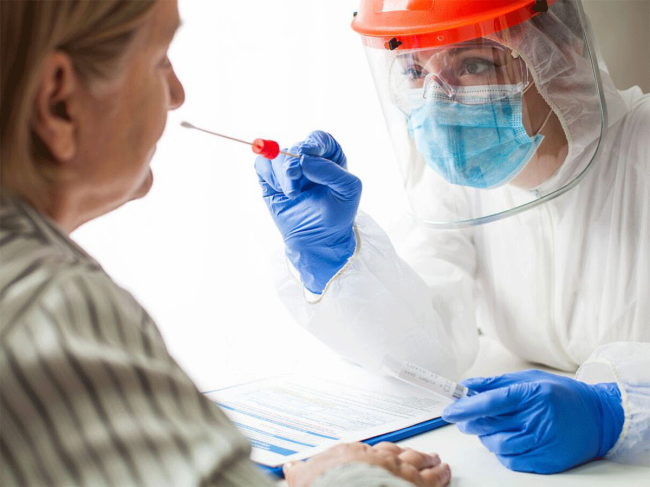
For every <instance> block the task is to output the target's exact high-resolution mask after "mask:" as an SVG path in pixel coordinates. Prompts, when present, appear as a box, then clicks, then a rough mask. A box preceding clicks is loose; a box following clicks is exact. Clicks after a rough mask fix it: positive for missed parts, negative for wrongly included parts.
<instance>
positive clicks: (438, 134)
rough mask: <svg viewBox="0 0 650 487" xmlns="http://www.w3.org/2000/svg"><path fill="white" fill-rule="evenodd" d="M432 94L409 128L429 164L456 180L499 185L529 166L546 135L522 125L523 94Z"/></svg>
mask: <svg viewBox="0 0 650 487" xmlns="http://www.w3.org/2000/svg"><path fill="white" fill-rule="evenodd" d="M468 101H469V102H471V101H472V100H468V99H467V98H466V99H465V104H461V103H458V102H456V101H453V100H451V99H450V98H447V97H445V96H436V97H434V98H433V99H430V100H427V101H426V103H425V104H424V105H422V106H420V107H419V108H416V109H414V110H413V112H412V113H411V115H410V116H409V120H408V126H409V131H410V133H411V134H412V136H413V138H414V139H415V145H416V147H417V150H418V151H419V152H420V153H421V154H422V155H423V156H424V158H425V159H426V162H427V164H428V165H429V166H430V167H431V168H432V169H433V170H434V171H436V172H437V173H438V174H439V175H440V176H442V177H443V178H444V179H445V180H446V181H448V182H450V183H452V184H459V185H462V186H471V187H473V188H495V187H497V186H501V185H503V184H506V183H507V182H509V181H511V180H512V179H513V178H514V177H515V176H516V175H517V174H519V172H520V171H521V170H522V169H523V168H524V166H526V164H527V163H528V161H530V159H531V157H532V156H533V154H534V153H535V151H536V150H537V148H538V147H539V144H541V142H542V140H543V139H544V136H542V135H539V134H538V135H535V136H533V137H532V138H531V137H529V136H528V134H527V133H526V129H525V127H524V125H523V121H522V118H523V115H522V113H523V112H522V94H521V93H518V94H508V95H505V96H504V97H503V98H501V99H499V100H494V101H490V102H489V103H476V104H471V103H470V104H468V103H467V102H468Z"/></svg>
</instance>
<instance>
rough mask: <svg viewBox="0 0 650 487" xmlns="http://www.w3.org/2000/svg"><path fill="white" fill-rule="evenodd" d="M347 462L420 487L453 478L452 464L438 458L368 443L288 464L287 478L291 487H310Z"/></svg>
mask: <svg viewBox="0 0 650 487" xmlns="http://www.w3.org/2000/svg"><path fill="white" fill-rule="evenodd" d="M348 463H367V464H369V465H375V466H377V467H381V468H384V469H385V470H387V471H389V472H390V473H392V474H393V475H394V476H396V477H399V478H401V479H404V480H406V481H408V482H411V483H412V484H414V485H416V486H418V487H442V486H444V485H447V484H448V483H449V479H450V478H451V470H450V469H449V465H446V464H442V463H440V457H438V455H436V454H426V453H420V452H418V451H415V450H411V449H409V448H400V447H399V446H397V445H395V444H394V443H386V442H384V443H378V444H377V445H375V446H369V445H366V444H365V443H348V444H343V445H337V446H335V447H333V448H330V449H329V450H327V451H325V452H323V453H321V454H320V455H317V456H315V457H313V458H311V459H309V460H308V461H306V462H297V463H290V464H287V465H285V466H284V475H285V477H286V479H287V484H288V485H289V487H309V486H311V485H312V484H313V482H314V481H315V480H316V479H317V478H318V477H320V476H321V475H322V474H324V473H325V472H326V471H328V470H330V469H331V468H334V467H338V466H340V465H345V464H348Z"/></svg>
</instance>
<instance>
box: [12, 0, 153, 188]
mask: <svg viewBox="0 0 650 487" xmlns="http://www.w3.org/2000/svg"><path fill="white" fill-rule="evenodd" d="M155 1H156V0H49V1H39V0H19V1H16V0H13V1H5V0H0V186H2V188H3V190H9V191H11V192H13V191H14V190H16V191H20V188H24V187H32V188H33V186H34V184H35V181H34V178H37V177H38V170H37V164H38V163H39V161H38V159H40V158H41V157H42V153H43V150H42V149H41V148H40V146H39V144H40V141H39V139H38V137H37V136H36V135H35V134H34V132H33V130H32V128H31V126H30V118H31V115H32V107H33V100H34V97H35V92H36V90H37V88H38V84H39V81H40V80H39V76H40V72H41V70H42V66H43V62H44V60H45V59H46V56H47V55H48V54H49V53H50V52H52V51H53V50H58V51H62V52H65V53H67V54H68V55H69V56H70V58H71V60H72V63H73V66H74V68H75V71H76V72H77V74H78V75H79V76H80V77H81V78H82V79H83V80H84V81H87V82H90V81H93V80H96V79H110V77H111V75H112V73H114V72H115V71H116V70H118V68H119V65H120V61H121V58H122V54H123V53H124V52H125V51H126V49H127V47H128V45H129V43H130V41H131V39H132V38H133V37H134V35H135V33H136V32H137V30H138V28H139V27H140V26H141V25H142V24H143V23H144V21H145V19H146V17H147V14H148V13H149V12H150V11H151V9H152V7H153V5H154V4H155ZM3 192H4V191H3Z"/></svg>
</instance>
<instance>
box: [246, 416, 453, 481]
mask: <svg viewBox="0 0 650 487" xmlns="http://www.w3.org/2000/svg"><path fill="white" fill-rule="evenodd" d="M447 424H449V423H447V421H445V420H444V419H442V418H433V419H430V420H428V421H423V422H421V423H418V424H414V425H413V426H409V427H407V428H402V429H401V430H397V431H393V432H391V433H385V434H383V435H379V436H375V437H373V438H368V439H367V440H363V441H362V443H367V444H368V445H376V444H377V443H381V442H382V441H391V442H395V441H400V440H404V439H406V438H410V437H411V436H415V435H419V434H420V433H426V432H427V431H431V430H434V429H437V428H440V427H441V426H445V425H447ZM255 465H257V466H258V467H259V468H260V469H261V470H262V471H263V472H266V473H270V474H271V475H274V476H276V477H278V478H284V474H283V473H282V466H279V467H269V466H267V465H261V464H259V463H256V464H255Z"/></svg>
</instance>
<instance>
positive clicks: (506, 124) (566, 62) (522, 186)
mask: <svg viewBox="0 0 650 487" xmlns="http://www.w3.org/2000/svg"><path fill="white" fill-rule="evenodd" d="M576 5H577V4H576ZM559 7H567V8H568V7H572V10H571V12H573V13H574V14H575V15H573V14H572V15H568V14H566V12H562V11H561V10H560V8H559ZM573 7H575V5H574V2H572V1H571V2H562V4H561V5H559V6H556V7H555V10H556V11H558V13H559V14H562V17H561V18H560V17H558V16H556V15H555V14H554V13H552V12H550V11H549V12H548V13H546V14H544V15H540V16H538V17H535V18H534V19H531V20H529V21H526V22H524V23H522V24H519V25H516V26H514V27H512V28H509V29H506V30H503V31H500V32H498V33H495V34H490V35H489V36H485V37H477V38H476V39H474V40H472V41H466V42H462V43H456V44H450V45H446V46H442V47H435V48H431V47H429V48H421V49H408V50H403V49H395V50H392V51H391V50H389V49H377V48H372V47H366V49H365V50H366V54H367V57H368V61H369V64H370V69H371V71H372V74H373V79H374V81H375V87H376V89H377V93H378V95H379V99H380V102H381V106H382V109H383V112H384V116H385V119H386V123H387V126H388V131H389V133H390V136H391V139H392V142H393V146H394V148H395V152H396V156H397V158H396V159H397V163H398V165H399V167H400V171H401V174H402V180H403V187H404V191H405V193H406V196H407V198H406V199H407V201H408V203H409V207H410V208H409V212H410V214H411V216H413V217H415V218H416V219H417V220H419V221H421V222H424V223H426V224H427V225H429V226H434V227H438V228H459V227H467V226H473V225H476V224H480V223H487V222H490V221H494V220H498V219H501V218H504V217H506V216H509V215H514V214H518V213H521V212H522V211H524V210H526V209H528V208H532V207H534V206H537V205H538V204H541V203H542V202H544V201H548V200H550V199H552V198H555V197H557V196H559V195H560V194H562V193H564V192H566V191H568V190H569V189H570V188H572V187H573V186H575V184H577V183H578V181H579V180H580V179H581V178H582V176H583V175H584V174H586V169H587V167H589V165H590V163H591V161H592V160H593V159H594V157H595V156H596V154H597V151H598V150H599V149H600V147H601V145H600V140H601V135H602V133H603V129H604V128H605V127H606V113H605V112H604V106H605V105H604V96H603V91H602V87H601V86H600V76H599V70H598V66H597V62H596V60H595V57H594V55H593V54H592V50H591V46H590V39H589V36H588V29H587V28H586V27H585V25H584V24H583V22H582V17H581V16H580V15H578V11H577V10H574V9H573ZM576 8H577V7H576Z"/></svg>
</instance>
